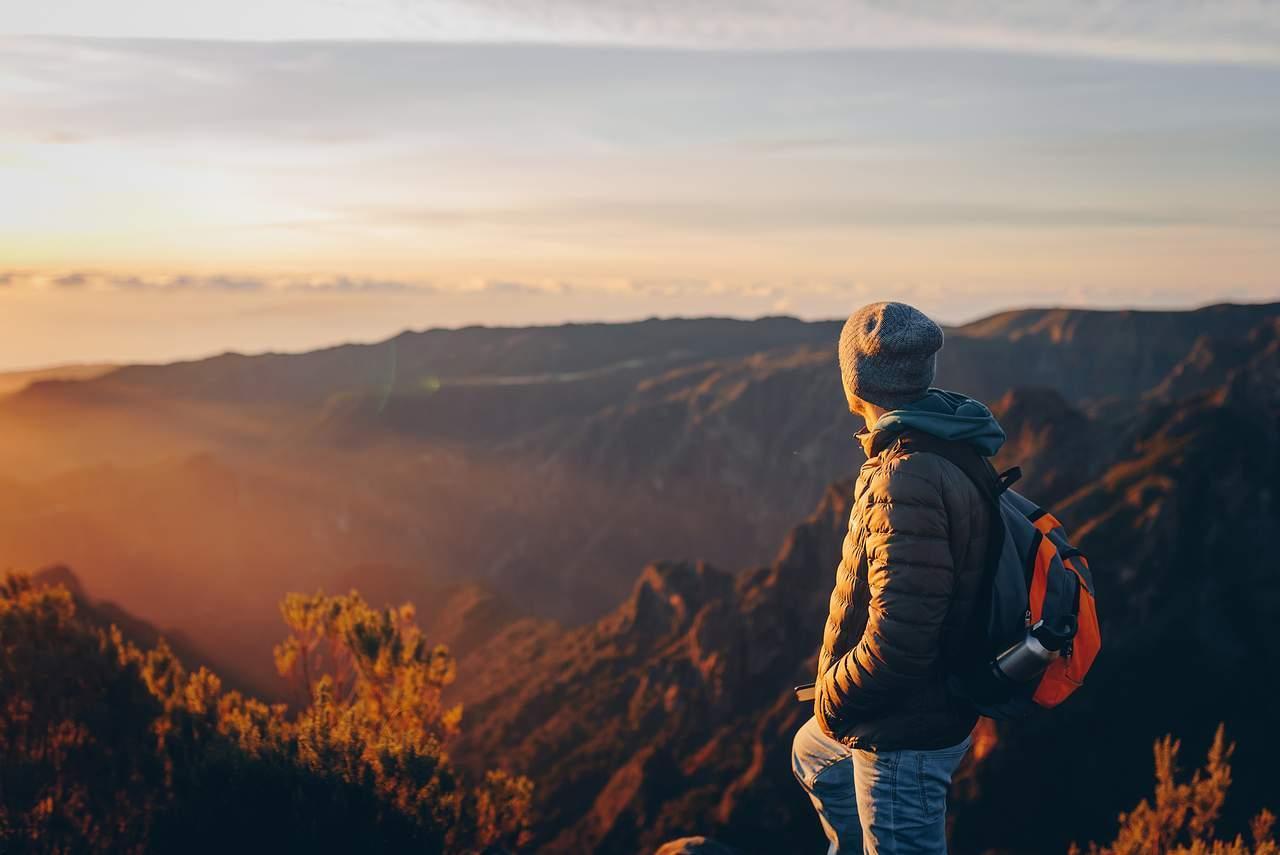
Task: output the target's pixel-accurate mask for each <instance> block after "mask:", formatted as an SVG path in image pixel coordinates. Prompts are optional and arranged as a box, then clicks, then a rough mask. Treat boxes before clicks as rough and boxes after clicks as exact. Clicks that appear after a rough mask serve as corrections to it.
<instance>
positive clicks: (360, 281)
mask: <svg viewBox="0 0 1280 855" xmlns="http://www.w3.org/2000/svg"><path fill="white" fill-rule="evenodd" d="M0 287H6V288H26V289H31V290H45V289H55V290H69V291H94V292H98V293H101V292H108V293H113V292H114V293H120V294H144V293H145V294H180V293H186V294H195V293H204V294H240V295H252V294H338V295H362V294H368V295H387V294H409V295H430V294H435V293H436V292H437V289H436V288H435V286H433V285H430V284H427V283H419V282H408V281H401V280H395V279H374V278H362V277H352V276H327V277H255V276H234V275H228V274H211V275H205V274H190V273H181V274H173V275H159V276H154V275H153V276H140V275H136V274H113V273H100V272H94V271H80V270H76V271H69V272H59V273H50V272H46V271H7V272H4V273H0Z"/></svg>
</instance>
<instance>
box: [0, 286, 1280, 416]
mask: <svg viewBox="0 0 1280 855" xmlns="http://www.w3.org/2000/svg"><path fill="white" fill-rule="evenodd" d="M1271 302H1276V301H1275V300H1269V299H1262V300H1254V301H1250V300H1225V301H1222V300H1215V301H1211V302H1207V303H1190V304H1186V305H1168V306H1125V305H1117V306H1072V305H1056V306H1049V305H1025V306H1009V307H1006V308H1003V309H996V310H994V311H990V312H982V313H980V314H977V315H975V316H973V317H969V318H960V319H949V318H938V322H939V323H941V324H942V325H943V326H945V327H948V328H950V327H962V326H965V325H967V324H971V323H977V322H979V321H982V320H985V319H987V318H991V317H994V316H997V315H1002V314H1006V313H1009V312H1036V311H1098V312H1108V311H1114V312H1123V311H1133V312H1161V311H1168V312H1194V311H1197V310H1199V309H1207V308H1211V307H1213V306H1217V305H1231V304H1234V305H1265V304H1268V303H1271ZM767 318H791V319H794V320H798V321H802V322H805V323H837V322H842V321H843V320H844V317H843V316H835V315H831V316H819V317H802V316H800V315H796V314H787V313H782V314H777V313H766V314H760V315H750V316H747V315H715V314H701V315H680V314H675V315H648V316H638V317H620V318H612V319H591V318H585V319H580V320H565V321H553V322H547V323H529V324H486V323H482V322H466V323H459V324H455V325H450V326H445V325H440V326H423V327H402V328H399V329H393V330H391V331H390V332H388V333H386V334H381V335H375V336H373V337H370V338H347V339H335V340H330V341H320V342H316V343H314V344H311V345H301V346H299V347H294V348H271V347H264V348H259V349H253V348H243V349H241V348H234V347H224V348H215V349H213V350H208V351H200V352H192V353H182V352H178V353H174V354H172V355H170V356H167V357H166V356H158V357H155V358H142V359H130V358H128V357H112V356H103V357H102V358H84V359H74V360H69V361H66V362H46V363H39V364H27V365H22V364H18V365H5V364H0V376H4V375H6V374H28V373H32V374H34V373H39V372H42V371H52V370H57V369H71V368H91V367H103V368H119V367H124V366H127V365H165V364H170V363H176V362H198V361H200V360H203V359H212V358H214V357H218V356H268V355H284V356H288V355H296V354H303V353H309V352H312V351H317V350H328V349H332V348H338V347H348V346H365V345H376V344H380V343H382V342H384V341H387V340H389V339H392V338H395V337H397V336H400V335H407V334H415V333H427V332H434V331H438V330H461V329H468V328H482V329H483V328H487V329H529V328H554V327H558V326H567V325H591V324H636V323H643V322H646V321H676V320H685V321H699V320H718V319H729V320H737V321H744V322H751V321H760V320H765V319H767ZM833 344H834V343H833ZM0 394H2V393H0Z"/></svg>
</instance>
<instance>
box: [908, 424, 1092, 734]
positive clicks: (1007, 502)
mask: <svg viewBox="0 0 1280 855" xmlns="http://www.w3.org/2000/svg"><path fill="white" fill-rule="evenodd" d="M899 448H900V451H899V453H902V452H905V451H911V450H914V451H925V452H930V453H933V454H937V455H939V456H940V457H943V458H944V459H946V460H948V461H950V462H951V463H952V464H954V465H955V466H956V467H957V468H958V469H960V471H962V472H964V473H965V475H967V476H968V477H969V479H970V480H971V481H972V482H973V483H974V485H975V486H976V487H977V488H978V492H979V493H981V494H982V496H983V498H984V499H985V500H986V501H987V502H989V503H990V505H991V507H992V510H993V513H992V514H991V534H990V537H989V538H988V544H989V551H988V554H987V557H986V562H985V564H984V574H983V578H982V581H981V583H980V586H979V588H978V594H977V597H976V598H975V603H974V613H973V614H972V615H970V616H968V618H967V622H966V624H965V625H964V628H963V630H962V639H963V641H962V643H961V644H960V645H958V646H956V649H954V650H948V651H947V652H946V655H945V656H944V665H945V667H946V668H947V671H948V688H949V689H950V691H951V692H952V694H954V695H956V696H958V697H959V698H961V699H963V700H965V701H967V702H968V703H970V704H971V705H972V706H973V707H975V708H976V709H977V711H978V712H979V713H980V714H982V715H985V716H988V717H990V718H994V719H1011V718H1019V717H1022V716H1024V715H1026V714H1027V713H1029V712H1031V711H1033V710H1035V709H1037V708H1038V707H1044V708H1048V707H1055V706H1057V705H1058V704H1060V703H1062V702H1063V701H1064V700H1066V699H1067V698H1068V697H1069V696H1070V695H1071V693H1072V692H1074V691H1075V690H1076V689H1078V688H1080V686H1081V685H1082V684H1083V683H1084V678H1085V675H1086V674H1087V673H1088V672H1089V669H1090V668H1091V667H1092V666H1093V662H1094V659H1095V658H1097V655H1098V651H1099V650H1100V649H1101V647H1102V636H1101V633H1100V631H1099V628H1098V613H1097V603H1096V601H1095V598H1094V587H1093V574H1092V573H1091V572H1090V570H1089V560H1088V559H1087V558H1086V557H1085V555H1084V553H1083V552H1081V551H1080V550H1079V549H1077V548H1075V547H1074V546H1072V545H1071V543H1070V541H1068V540H1067V534H1066V531H1065V530H1064V529H1063V527H1062V523H1060V522H1058V520H1057V518H1055V517H1054V516H1053V514H1051V513H1049V512H1048V511H1046V510H1045V509H1044V508H1041V507H1039V506H1037V505H1036V504H1035V503H1034V502H1031V501H1030V500H1028V499H1027V498H1025V497H1024V496H1022V495H1020V494H1018V493H1016V492H1014V491H1013V490H1011V489H1010V487H1011V486H1012V485H1013V483H1014V482H1016V481H1017V480H1018V478H1020V477H1021V475H1022V470H1021V469H1019V468H1018V467H1016V466H1015V467H1013V468H1012V469H1009V470H1007V471H1005V472H1002V473H1000V474H996V471H995V469H994V468H993V467H992V466H991V463H990V461H988V460H987V458H985V457H982V456H981V455H980V454H978V452H977V451H976V450H975V449H974V448H973V447H972V446H969V445H967V444H965V443H959V442H950V441H947V440H943V439H938V438H937V437H934V436H931V435H928V434H923V433H919V432H916V431H908V432H904V433H903V434H902V435H901V437H900V438H899ZM1064 615H1071V616H1073V617H1074V618H1075V620H1076V626H1077V629H1076V634H1075V637H1074V638H1073V639H1072V640H1071V641H1070V642H1069V643H1068V644H1067V646H1066V647H1065V648H1064V649H1063V652H1062V654H1061V655H1060V656H1058V657H1057V658H1056V659H1054V660H1053V661H1052V662H1051V663H1050V664H1049V667H1048V668H1047V669H1046V670H1045V672H1044V673H1043V674H1042V675H1041V676H1040V677H1039V678H1038V679H1034V680H1031V681H1029V682H1026V683H1013V682H1010V681H1009V680H1007V679H1003V678H1001V677H1000V676H999V675H997V674H996V673H995V672H994V671H993V669H992V666H991V663H992V661H993V660H994V659H995V658H996V657H997V656H999V655H1000V654H1001V653H1002V652H1004V651H1005V650H1008V649H1009V648H1010V647H1012V646H1013V645H1015V644H1017V643H1018V642H1020V641H1022V640H1023V638H1024V637H1025V636H1026V634H1027V630H1028V629H1029V628H1030V627H1031V626H1033V625H1034V624H1035V623H1036V622H1037V621H1039V620H1041V619H1042V618H1043V619H1045V620H1046V621H1049V622H1050V623H1052V622H1054V621H1055V619H1059V618H1061V617H1063V616H1064Z"/></svg>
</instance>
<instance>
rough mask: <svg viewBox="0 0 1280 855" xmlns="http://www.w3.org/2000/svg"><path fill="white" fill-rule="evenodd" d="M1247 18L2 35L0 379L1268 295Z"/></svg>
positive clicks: (53, 29)
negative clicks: (493, 331) (551, 333)
mask: <svg viewBox="0 0 1280 855" xmlns="http://www.w3.org/2000/svg"><path fill="white" fill-rule="evenodd" d="M1278 35H1280V13H1277V11H1276V10H1275V9H1274V8H1272V7H1269V6H1267V5H1266V4H1257V3H1253V2H1248V0H1237V2H1230V3H1223V4H1215V5H1213V6H1212V7H1206V6H1204V5H1203V4H1194V3H1186V2H1177V3H1154V2H1139V3H1119V2H1104V3H1099V4H1092V5H1090V7H1089V8H1088V9H1087V10H1083V9H1081V8H1079V7H1078V6H1077V5H1075V4H1055V3H1051V2H1039V3H1031V4H990V3H978V2H972V0H963V2H951V3H946V4H920V3H907V4H896V5H893V6H886V5H884V4H881V3H877V2H873V0H801V2H799V3H793V4H785V5H778V4H775V3H773V2H771V0H747V2H742V3H734V4H724V3H711V4H701V5H699V6H697V7H686V6H685V5H684V4H668V3H656V4H654V3H634V2H631V0H612V1H611V2H605V3H591V2H587V1H586V0H536V1H535V2H532V3H528V4H510V3H504V2H490V0H480V1H479V2H468V3H461V2H454V0H423V2H421V3H416V4H413V5H411V6H410V5H406V4H403V3H399V2H395V0H371V2H368V3H362V4H352V3H349V2H346V0H312V2H307V3H302V2H298V0H275V2H271V3H250V2H248V0H231V2H229V3H227V4H220V5H218V6H215V7H209V8H207V9H204V8H201V9H180V8H178V7H173V6H172V5H171V4H166V3H163V2H158V0H129V2H124V3H118V4H113V5H112V6H111V8H110V9H109V10H108V9H107V8H105V7H102V6H101V5H100V4H96V3H92V2H88V0H49V2H46V3H41V4H27V5H25V6H20V7H17V8H15V9H12V10H8V11H6V12H5V14H4V15H3V16H0V111H3V115H5V117H6V119H7V120H8V121H7V122H5V123H3V124H0V187H3V188H4V191H5V192H4V194H3V197H0V317H2V318H3V319H4V320H3V323H4V327H5V330H4V332H5V335H4V336H0V367H4V366H26V365H49V364H55V363H64V362H76V361H96V360H101V359H115V360H127V361H135V360H161V359H172V358H176V357H179V356H195V355H199V354H207V353H214V352H220V351H223V350H227V349H235V350H249V351H258V350H298V349H306V348H311V347H315V346H318V345H321V344H324V343H331V342H335V341H344V340H369V339H377V338H382V337H385V336H387V335H390V334H393V333H394V332H395V331H397V330H399V329H403V328H422V327H455V326H461V325H466V324H471V323H484V324H489V325H495V324H496V325H523V324H549V323H561V322H569V321H582V320H604V321H611V320H620V319H632V318H640V317H647V316H653V315H657V316H672V315H684V316H690V315H727V316H739V317H742V316H748V317H755V316H760V315H766V314H794V315H797V316H799V317H804V318H816V317H840V316H843V315H845V314H847V312H848V311H850V310H851V309H852V308H854V307H856V306H858V305H860V304H862V303H866V302H869V301H872V300H878V299H899V300H904V301H907V302H911V303H913V304H915V305H918V306H920V307H921V308H922V309H924V310H925V311H927V312H929V313H931V314H933V315H935V316H937V317H939V318H941V319H943V320H946V321H950V322H956V321H960V320H966V319H972V318H975V317H979V316H982V315H985V314H990V313H991V312H994V311H997V310H1000V309H1004V308H1006V307H1010V306H1025V305H1063V304H1069V305H1078V306H1086V307H1097V308H1107V307H1115V306H1128V307H1169V306H1185V305H1190V304H1204V303H1211V302H1221V301H1227V300H1236V301H1260V300H1267V299H1274V298H1275V297H1277V296H1280V283H1277V281H1276V271H1277V270H1280V203H1278V202H1277V200H1280V101H1277V99H1275V97H1274V93H1275V92H1276V91H1280V47H1278V45H1280V38H1277V36H1278Z"/></svg>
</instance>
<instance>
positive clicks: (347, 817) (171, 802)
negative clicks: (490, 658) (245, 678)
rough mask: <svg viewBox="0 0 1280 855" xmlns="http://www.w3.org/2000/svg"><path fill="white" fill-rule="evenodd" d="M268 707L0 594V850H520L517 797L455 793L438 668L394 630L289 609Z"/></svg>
mask: <svg viewBox="0 0 1280 855" xmlns="http://www.w3.org/2000/svg"><path fill="white" fill-rule="evenodd" d="M281 611H282V614H283V616H284V618H285V623H286V626H287V627H288V629H289V636H288V637H287V638H286V640H285V641H284V642H283V643H282V644H281V645H279V647H278V648H277V650H276V660H277V666H278V667H279V669H280V671H281V673H282V674H285V675H286V676H288V677H290V678H291V679H293V680H294V681H295V684H296V685H297V687H298V691H299V697H300V701H301V702H300V703H299V704H298V705H297V706H296V712H293V713H291V712H290V710H289V709H288V708H287V707H286V706H285V705H268V704H265V703H263V702H261V701H259V700H256V699H254V698H250V697H245V696H244V695H242V694H240V693H239V692H235V691H225V690H224V689H223V687H222V684H221V681H220V680H219V679H218V677H217V676H216V675H215V674H213V673H212V672H210V671H208V670H207V669H205V668H200V669H198V670H195V671H188V670H186V669H185V668H184V667H183V666H182V664H181V663H180V662H179V661H178V660H177V658H176V657H174V655H173V654H172V652H171V651H170V650H169V649H168V648H167V646H165V645H164V644H163V643H161V644H160V645H159V646H157V647H156V648H155V649H152V650H147V651H143V650H139V649H138V648H137V647H136V646H134V645H133V644H131V643H129V642H128V641H127V640H126V639H124V638H123V637H122V635H121V633H120V631H119V630H118V629H117V628H115V627H114V626H113V627H110V628H103V627H100V626H96V625H94V624H93V622H91V621H90V620H88V619H86V617H85V616H84V615H81V614H77V610H76V605H75V603H74V601H73V599H72V597H71V595H70V594H69V593H68V592H67V591H66V589H64V588H61V587H57V588H37V587H35V586H33V584H32V583H31V581H30V579H29V578H27V577H24V576H15V575H11V576H8V577H7V578H6V579H5V580H4V581H3V583H2V584H0V851H4V852H15V853H16V852H26V851H39V852H113V853H115V852H121V853H130V852H156V851H160V852H170V851H172V852H178V851H181V852H198V851H207V852H215V851H216V852H225V851H232V850H235V849H240V850H245V849H248V850H251V851H260V850H271V851H279V852H286V851H303V850H305V851H308V852H354V851H360V852H390V851H397V852H399V851H406V850H412V851H418V852H451V853H453V852H458V853H467V852H480V851H501V850H502V849H503V848H508V847H515V846H518V845H519V842H520V839H521V837H522V835H523V834H525V833H526V829H527V825H528V811H529V802H530V797H531V792H532V787H531V785H530V783H529V781H528V780H526V779H524V778H519V777H513V776H510V775H508V774H506V773H503V772H499V771H491V772H489V773H488V774H487V775H486V776H485V777H484V779H483V780H482V781H480V782H477V783H475V784H473V785H468V783H466V782H465V781H463V780H462V778H461V777H460V775H459V773H458V772H457V771H456V770H455V769H454V767H453V765H452V764H451V762H450V759H449V756H448V753H447V751H446V746H447V744H448V742H449V740H450V738H451V737H452V736H454V735H455V734H456V733H457V731H458V727H459V723H460V721H461V710H460V709H458V708H453V709H445V708H443V707H442V705H441V701H440V693H441V690H442V689H443V688H444V686H446V685H447V684H448V683H449V682H451V681H452V679H453V676H454V660H453V658H452V657H451V656H450V655H449V653H448V651H447V650H445V649H444V648H443V647H438V646H431V645H429V644H427V642H426V640H425V639H424V638H423V636H422V634H421V632H420V631H419V630H418V628H417V627H416V626H415V625H414V620H413V611H412V608H411V607H408V606H405V607H402V608H399V609H383V610H379V609H374V608H371V607H369V606H368V604H366V603H365V602H364V601H363V600H362V599H361V598H360V597H359V595H357V594H355V593H352V594H350V595H347V596H339V597H326V596H323V595H319V594H317V595H315V596H310V597H307V596H301V595H290V596H289V597H288V598H287V599H286V600H285V601H284V603H283V604H282V608H281Z"/></svg>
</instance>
